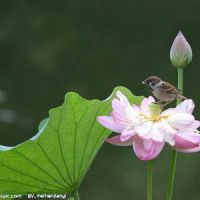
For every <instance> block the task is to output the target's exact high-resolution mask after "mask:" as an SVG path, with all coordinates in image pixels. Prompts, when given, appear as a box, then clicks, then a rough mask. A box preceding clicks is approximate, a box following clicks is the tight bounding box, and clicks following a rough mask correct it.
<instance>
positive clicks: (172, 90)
mask: <svg viewBox="0 0 200 200" xmlns="http://www.w3.org/2000/svg"><path fill="white" fill-rule="evenodd" d="M161 88H163V89H164V90H165V92H166V93H169V94H178V93H179V91H178V90H177V89H176V87H174V86H173V85H171V84H170V83H168V82H165V81H163V83H162V85H161Z"/></svg>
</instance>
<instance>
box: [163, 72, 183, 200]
mask: <svg viewBox="0 0 200 200" xmlns="http://www.w3.org/2000/svg"><path fill="white" fill-rule="evenodd" d="M178 89H179V90H180V93H181V94H183V68H178ZM179 103H181V99H177V105H178V104H179ZM176 160H177V152H176V151H175V150H172V156H171V161H170V171H169V178H168V186H167V192H166V197H165V200H171V199H172V193H173V186H174V178H175V171H176Z"/></svg>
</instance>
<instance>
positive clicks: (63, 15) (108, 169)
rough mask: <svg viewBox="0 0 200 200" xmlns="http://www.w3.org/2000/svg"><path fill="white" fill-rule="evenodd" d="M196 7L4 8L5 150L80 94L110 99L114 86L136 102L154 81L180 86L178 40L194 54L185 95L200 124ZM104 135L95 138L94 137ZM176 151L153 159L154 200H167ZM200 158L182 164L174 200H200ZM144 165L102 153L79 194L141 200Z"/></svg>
mask: <svg viewBox="0 0 200 200" xmlns="http://www.w3.org/2000/svg"><path fill="white" fill-rule="evenodd" d="M199 8H200V2H198V1H195V0H190V1H184V2H183V1H181V0H174V1H167V0H163V1H155V0H152V1H147V0H146V1H145V0H140V1H136V0H124V1H122V0H121V1H120V0H109V1H108V0H100V1H94V0H84V1H82V0H65V1H64V0H43V1H42V0H40V1H39V0H34V1H27V0H18V1H17V0H6V1H0V103H1V104H0V106H1V108H0V128H1V131H0V141H1V144H2V145H16V144H18V143H20V142H23V141H24V140H26V139H28V138H30V137H31V136H33V135H34V134H35V133H36V132H37V125H38V123H39V122H40V121H41V120H42V119H43V118H45V117H46V116H47V115H48V110H49V109H50V108H52V107H56V106H58V105H60V104H61V103H62V102H63V98H64V94H65V93H66V92H68V91H75V92H78V93H79V94H81V95H82V96H84V97H86V98H89V99H92V98H98V99H104V98H106V97H107V96H109V94H110V93H111V91H112V89H113V88H114V87H115V86H118V85H122V86H126V87H128V88H129V89H131V90H132V91H133V93H134V94H136V95H146V96H148V95H149V94H150V91H149V90H148V89H147V88H146V87H144V86H143V85H141V81H142V80H143V79H145V78H146V77H147V76H149V75H158V76H160V77H162V78H163V79H164V80H167V81H170V82H172V83H173V84H176V76H177V72H176V69H175V68H174V67H172V66H171V63H170V60H169V50H170V46H171V44H172V42H173V40H174V38H175V36H176V34H177V33H178V31H179V30H182V31H183V34H184V35H185V36H186V38H187V40H188V41H189V43H190V44H191V47H192V49H193V55H194V58H193V61H192V63H191V64H190V66H189V67H187V68H186V69H185V76H184V80H185V89H184V94H185V96H187V97H189V98H193V99H194V101H195V103H196V111H195V116H196V117H197V118H200V112H199V108H200V101H198V100H199V99H200V93H199V72H200V66H199V65H200V45H199V42H200V37H199V36H200V26H199V19H200V18H199V17H200V14H199ZM97 134H98V133H97ZM170 153H171V151H170V149H169V148H167V147H166V148H165V151H163V152H162V153H161V154H160V156H159V157H158V158H157V159H156V166H155V179H154V186H155V187H154V199H157V200H161V199H163V196H164V192H165V186H166V182H167V175H168V167H169V159H170ZM199 185H200V154H199V153H196V154H187V155H186V154H179V155H178V161H177V173H176V182H175V188H174V200H188V199H190V200H199V199H200V186H199ZM145 192H146V164H145V162H142V161H139V160H138V159H136V157H135V155H134V154H133V152H132V149H131V148H118V147H114V146H112V145H108V144H105V145H104V146H103V148H102V149H101V151H100V152H99V154H98V156H97V158H96V160H95V162H94V163H93V165H92V167H91V169H90V171H89V173H88V174H87V177H86V178H85V180H84V181H83V183H82V185H81V188H80V196H81V199H82V200H121V199H134V200H143V199H145V195H146V194H145Z"/></svg>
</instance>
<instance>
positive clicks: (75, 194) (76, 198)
mask: <svg viewBox="0 0 200 200" xmlns="http://www.w3.org/2000/svg"><path fill="white" fill-rule="evenodd" d="M74 200H80V197H79V193H78V190H76V191H75V192H74Z"/></svg>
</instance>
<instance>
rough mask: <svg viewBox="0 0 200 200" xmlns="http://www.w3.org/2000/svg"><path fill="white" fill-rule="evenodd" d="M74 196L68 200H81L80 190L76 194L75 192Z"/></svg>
mask: <svg viewBox="0 0 200 200" xmlns="http://www.w3.org/2000/svg"><path fill="white" fill-rule="evenodd" d="M72 195H73V196H72V197H70V198H69V199H68V200H80V197H79V193H78V190H76V191H75V192H73V194H72Z"/></svg>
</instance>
